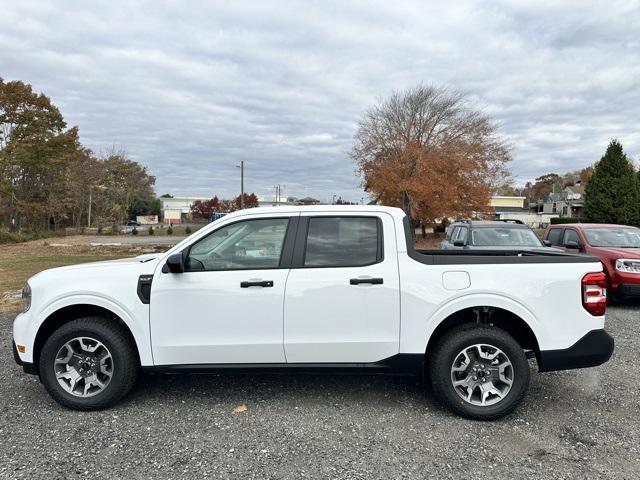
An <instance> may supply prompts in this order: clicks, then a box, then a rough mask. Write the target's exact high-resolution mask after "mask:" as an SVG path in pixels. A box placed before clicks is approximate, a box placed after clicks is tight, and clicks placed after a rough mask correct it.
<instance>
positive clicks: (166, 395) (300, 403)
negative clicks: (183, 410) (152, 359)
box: [120, 367, 566, 416]
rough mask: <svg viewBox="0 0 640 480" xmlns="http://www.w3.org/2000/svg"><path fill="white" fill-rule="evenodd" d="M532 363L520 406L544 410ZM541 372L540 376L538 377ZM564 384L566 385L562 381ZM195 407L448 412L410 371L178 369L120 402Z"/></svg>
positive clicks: (544, 396)
mask: <svg viewBox="0 0 640 480" xmlns="http://www.w3.org/2000/svg"><path fill="white" fill-rule="evenodd" d="M534 370H537V369H535V367H532V372H531V373H532V378H531V386H530V395H531V396H532V398H531V399H530V400H529V401H526V402H525V404H524V406H523V408H525V409H528V408H529V407H528V406H527V405H529V406H531V407H533V408H534V409H535V410H539V411H541V412H542V411H544V410H545V408H547V407H548V406H552V405H553V403H554V402H555V401H556V400H557V399H554V396H555V395H556V394H557V395H562V389H561V387H558V389H557V391H556V389H555V388H554V385H553V382H549V381H544V380H542V381H541V380H540V379H538V378H537V376H536V374H535V371H534ZM542 378H544V377H542ZM565 390H566V387H565ZM156 403H162V404H164V405H167V404H168V405H176V406H181V407H184V406H185V405H188V406H189V407H190V408H192V407H193V408H197V407H198V406H202V405H209V406H213V405H220V404H227V405H229V406H231V407H233V406H235V405H236V404H242V403H246V404H248V405H250V404H253V405H262V406H267V407H271V406H274V405H280V406H288V407H291V406H297V407H327V408H330V407H335V406H338V405H341V406H345V407H347V406H361V407H363V408H367V409H371V411H376V410H380V409H386V408H388V409H396V408H398V407H404V408H411V409H418V410H419V409H426V410H428V411H430V412H437V413H438V414H440V415H446V416H449V415H451V416H453V414H450V413H449V412H448V410H447V409H446V408H444V407H442V406H441V404H440V403H439V402H438V401H437V399H436V398H435V396H434V394H433V392H432V391H431V388H430V386H429V385H428V384H425V383H423V382H420V381H419V380H418V379H416V378H414V377H403V376H370V375H357V374H352V375H330V374H326V375H314V374H285V373H283V374H180V375H159V374H147V375H142V376H141V377H140V379H139V381H138V384H137V385H136V387H135V389H134V391H133V392H131V394H130V395H129V396H128V397H127V398H125V400H124V401H123V402H121V404H120V407H121V408H129V407H134V408H135V407H140V408H152V407H153V405H154V404H156Z"/></svg>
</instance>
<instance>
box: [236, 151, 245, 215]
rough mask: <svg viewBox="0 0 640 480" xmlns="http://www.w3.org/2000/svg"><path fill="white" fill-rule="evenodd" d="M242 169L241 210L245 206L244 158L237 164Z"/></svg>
mask: <svg viewBox="0 0 640 480" xmlns="http://www.w3.org/2000/svg"><path fill="white" fill-rule="evenodd" d="M236 167H237V168H239V169H240V210H242V209H243V208H244V160H240V165H236Z"/></svg>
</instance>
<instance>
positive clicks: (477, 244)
mask: <svg viewBox="0 0 640 480" xmlns="http://www.w3.org/2000/svg"><path fill="white" fill-rule="evenodd" d="M440 247H441V248H442V249H443V250H455V249H468V250H514V249H515V250H523V249H524V250H530V249H546V248H547V247H546V246H545V245H544V244H543V243H542V241H541V240H540V239H539V238H538V237H537V236H536V234H535V233H534V232H533V230H531V229H530V228H529V227H528V226H527V225H525V224H524V223H522V222H521V221H519V220H497V221H485V220H461V221H456V222H454V223H452V224H451V225H449V228H448V229H447V236H446V238H445V239H444V240H443V241H442V243H441V244H440ZM554 250H557V251H560V250H558V249H554Z"/></svg>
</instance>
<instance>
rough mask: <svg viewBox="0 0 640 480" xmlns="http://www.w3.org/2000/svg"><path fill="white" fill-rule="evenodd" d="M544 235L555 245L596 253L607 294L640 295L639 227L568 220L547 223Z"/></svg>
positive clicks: (629, 296) (613, 295)
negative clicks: (604, 277) (605, 280)
mask: <svg viewBox="0 0 640 480" xmlns="http://www.w3.org/2000/svg"><path fill="white" fill-rule="evenodd" d="M544 239H545V240H547V241H548V242H549V244H550V245H552V246H554V247H558V248H561V249H563V250H565V251H569V252H579V253H588V254H590V255H593V256H595V257H597V258H598V259H599V260H600V261H601V262H602V265H603V266H604V271H605V273H606V275H607V288H608V291H609V295H610V296H611V297H613V298H618V299H621V300H623V299H629V298H640V228H635V227H629V226H626V225H610V224H593V223H571V224H564V225H561V224H558V225H550V226H549V227H547V229H546V230H545V233H544Z"/></svg>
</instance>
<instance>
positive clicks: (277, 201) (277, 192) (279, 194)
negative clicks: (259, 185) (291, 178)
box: [273, 184, 286, 205]
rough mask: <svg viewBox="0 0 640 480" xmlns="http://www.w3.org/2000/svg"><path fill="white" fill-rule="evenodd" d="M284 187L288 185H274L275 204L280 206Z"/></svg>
mask: <svg viewBox="0 0 640 480" xmlns="http://www.w3.org/2000/svg"><path fill="white" fill-rule="evenodd" d="M282 187H286V185H280V184H277V185H274V186H273V189H274V190H275V204H276V205H279V204H280V202H281V201H282Z"/></svg>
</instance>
